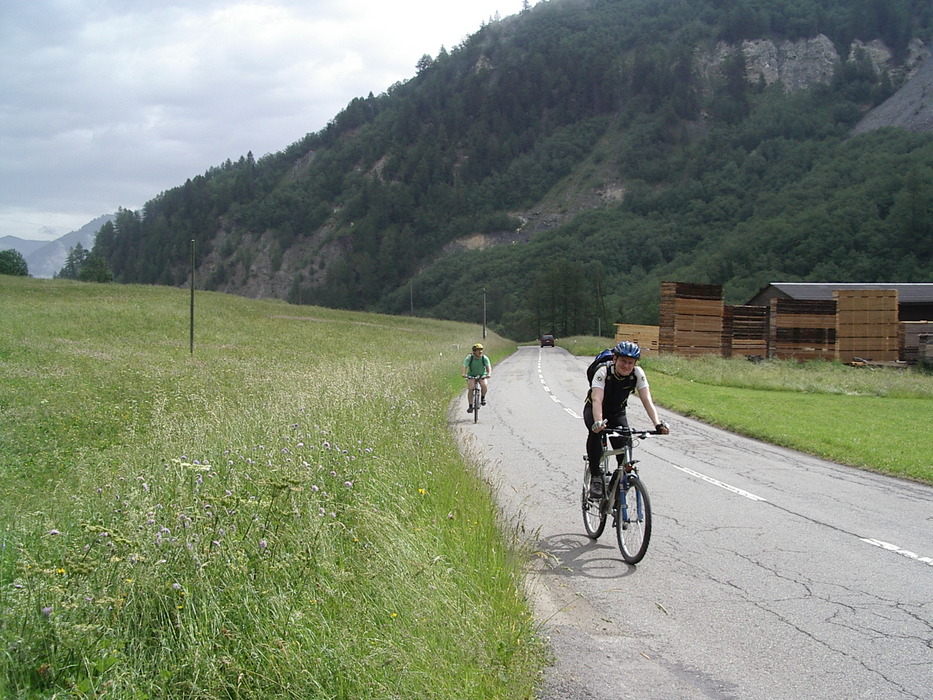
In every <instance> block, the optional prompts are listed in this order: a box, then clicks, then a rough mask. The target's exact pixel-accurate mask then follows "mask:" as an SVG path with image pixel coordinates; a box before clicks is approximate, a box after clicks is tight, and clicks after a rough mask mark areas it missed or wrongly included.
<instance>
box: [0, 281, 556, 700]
mask: <svg viewBox="0 0 933 700" xmlns="http://www.w3.org/2000/svg"><path fill="white" fill-rule="evenodd" d="M189 304H190V297H189V293H188V292H187V291H186V290H179V289H173V288H164V287H142V286H117V285H94V284H82V283H73V282H68V281H64V280H54V281H50V280H31V279H25V278H13V277H7V276H0V307H2V318H0V330H2V332H0V373H2V384H0V496H2V497H0V696H2V697H4V698H7V697H9V698H52V697H55V698H66V697H67V698H85V697H86V698H90V697H94V698H104V697H106V698H121V699H123V698H205V699H206V698H302V699H305V698H347V699H350V698H352V699H354V700H356V699H359V698H413V697H432V698H494V697H502V698H506V697H507V698H521V697H532V696H533V692H534V687H535V685H536V683H537V681H538V678H539V674H540V670H541V668H542V667H543V665H544V663H545V662H546V658H547V656H546V655H547V650H546V648H545V645H544V644H543V643H542V642H541V640H540V638H539V637H538V634H537V629H536V627H535V624H534V621H533V619H532V617H531V614H530V609H529V605H528V602H527V600H526V598H525V596H524V592H523V571H524V563H525V561H526V559H525V554H523V553H522V550H521V543H520V542H518V541H517V539H516V538H513V536H512V533H510V532H509V530H508V528H507V527H504V526H503V524H502V523H501V522H500V521H499V519H498V517H497V511H496V508H495V504H494V502H493V499H492V496H491V491H490V489H489V488H488V486H487V485H486V484H485V483H483V482H482V480H481V479H479V478H478V477H477V476H476V473H475V472H474V470H473V469H472V468H471V465H469V464H468V463H466V462H465V460H464V458H463V456H462V455H461V454H460V453H459V452H458V449H457V447H456V445H455V444H454V441H453V440H452V438H451V436H450V433H449V431H448V429H447V424H446V417H447V407H448V403H449V401H450V399H451V398H452V397H453V395H454V392H456V391H459V390H462V380H460V370H459V365H460V362H461V361H462V359H463V357H464V356H465V355H466V354H467V352H468V347H469V345H470V344H472V343H473V342H474V341H476V340H477V334H478V333H480V331H481V329H480V328H479V327H476V326H469V325H466V324H458V323H448V322H442V321H433V320H424V319H413V318H391V317H385V316H376V315H367V314H350V313H346V312H336V311H330V310H327V309H320V308H312V307H296V306H289V305H287V304H285V303H282V302H272V301H251V300H247V299H242V298H238V297H233V296H225V295H220V294H210V293H201V292H198V293H197V295H196V301H195V307H196V308H195V343H194V352H193V353H192V352H191V349H190V345H189V338H190V336H189V308H190V306H189ZM487 345H488V346H489V347H490V349H491V351H492V353H493V357H494V359H495V357H496V356H497V355H496V353H498V356H499V357H501V356H502V355H504V354H505V353H507V352H510V351H511V349H512V347H513V346H512V345H510V344H509V343H507V342H506V341H503V340H501V339H498V338H496V337H495V336H491V337H490V338H487Z"/></svg>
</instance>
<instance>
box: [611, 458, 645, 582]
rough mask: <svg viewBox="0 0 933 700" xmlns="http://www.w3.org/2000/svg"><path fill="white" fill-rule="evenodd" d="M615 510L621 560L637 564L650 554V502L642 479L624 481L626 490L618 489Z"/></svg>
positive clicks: (633, 478) (632, 478) (630, 477)
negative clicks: (646, 553) (648, 552)
mask: <svg viewBox="0 0 933 700" xmlns="http://www.w3.org/2000/svg"><path fill="white" fill-rule="evenodd" d="M616 506H617V509H618V513H617V515H616V535H617V536H618V539H619V549H620V550H621V552H622V558H623V559H625V561H627V562H628V563H629V564H637V563H638V562H640V561H641V560H642V559H643V558H644V556H645V552H647V551H648V540H649V539H651V500H650V499H649V498H648V489H646V488H645V485H644V484H643V483H642V482H641V479H639V478H638V477H637V476H635V475H633V474H630V475H629V476H628V478H627V479H625V485H624V487H623V486H620V487H619V495H618V499H617V502H616Z"/></svg>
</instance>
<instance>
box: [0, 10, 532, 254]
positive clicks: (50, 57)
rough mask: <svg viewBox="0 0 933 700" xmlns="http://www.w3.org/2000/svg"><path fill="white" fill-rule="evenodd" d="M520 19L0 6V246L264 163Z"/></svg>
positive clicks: (52, 233)
mask: <svg viewBox="0 0 933 700" xmlns="http://www.w3.org/2000/svg"><path fill="white" fill-rule="evenodd" d="M530 4H531V5H534V4H536V3H535V2H531V3H530ZM521 7H522V0H395V1H394V2H386V1H385V0H243V1H242V2H236V1H234V0H0V51H2V54H0V56H2V59H0V237H3V236H7V235H9V236H18V237H19V238H26V239H34V240H52V239H54V238H57V237H59V236H62V235H64V234H66V233H69V232H70V231H73V230H76V229H78V228H80V227H81V226H83V225H84V224H86V223H88V222H89V221H91V220H92V219H94V218H96V217H97V216H100V215H101V214H108V213H112V212H114V211H116V209H117V207H121V206H122V207H124V208H125V209H140V208H141V207H142V206H143V204H145V203H146V202H147V201H148V200H149V199H152V198H153V197H155V196H156V195H158V194H159V193H160V192H162V191H164V190H167V189H170V188H172V187H175V186H177V185H182V184H184V182H185V180H186V179H188V178H189V177H194V176H196V175H200V174H203V173H204V172H205V171H206V170H207V169H208V168H210V167H212V166H215V165H220V164H221V163H223V162H224V161H225V160H226V159H228V158H230V159H231V160H237V159H238V158H239V157H240V156H242V155H246V153H247V152H248V151H252V152H253V155H254V156H255V157H256V158H259V157H261V156H262V155H264V154H266V153H274V152H276V151H280V150H282V149H284V148H285V147H287V146H288V145H290V144H292V143H294V142H295V141H298V140H299V139H300V138H302V137H303V136H304V135H305V134H307V133H310V132H315V131H318V130H320V129H321V128H323V127H324V126H326V125H327V122H328V121H330V120H331V119H332V118H333V117H334V116H336V114H337V113H338V112H339V111H340V110H341V109H343V108H344V107H345V106H346V105H347V103H348V102H349V101H350V100H351V99H353V98H354V97H365V96H366V95H368V94H369V93H370V92H372V93H373V94H375V95H378V94H380V93H382V92H384V91H385V90H386V89H387V88H388V87H390V86H391V85H393V84H394V83H396V82H399V81H405V80H408V79H409V78H411V77H412V76H413V75H414V74H415V64H416V63H417V61H418V59H419V58H421V56H423V55H424V54H426V53H427V54H430V55H431V56H436V55H437V53H438V50H439V49H440V47H441V46H442V45H443V46H444V47H445V48H447V49H448V50H450V49H452V48H453V47H455V46H457V45H458V44H460V43H461V42H462V41H463V39H465V38H466V37H467V36H469V35H470V34H473V33H475V32H476V31H478V30H479V28H480V27H481V26H482V24H483V23H486V22H488V21H489V20H490V19H491V18H493V17H494V16H495V14H496V13H497V12H498V13H499V15H500V16H501V17H503V18H504V17H506V16H509V15H513V14H516V13H518V12H519V11H520V10H521Z"/></svg>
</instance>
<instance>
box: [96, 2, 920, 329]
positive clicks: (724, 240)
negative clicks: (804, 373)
mask: <svg viewBox="0 0 933 700" xmlns="http://www.w3.org/2000/svg"><path fill="white" fill-rule="evenodd" d="M743 7H744V6H743ZM866 7H867V6H866V5H865V4H864V3H861V2H860V1H859V0H813V1H812V2H810V3H799V2H791V1H790V0H778V1H775V2H773V3H769V6H768V8H767V9H761V10H759V11H757V13H753V15H747V14H746V13H745V12H744V9H742V8H737V9H736V8H733V10H732V11H729V10H723V9H722V7H721V3H717V2H714V1H713V0H697V1H696V2H692V3H682V2H679V1H678V0H658V1H657V2H652V3H649V4H645V3H644V2H641V0H553V1H552V2H548V3H539V4H538V5H536V6H534V7H533V8H529V9H527V10H525V11H523V12H522V13H520V14H519V15H516V16H513V17H508V18H505V19H504V20H501V21H497V22H493V23H490V24H488V25H486V26H484V27H483V28H481V29H480V30H479V31H478V32H477V33H476V34H474V35H473V36H471V37H469V38H467V39H466V40H465V41H464V42H463V43H462V44H461V45H459V46H457V47H454V48H453V49H451V50H450V51H447V50H442V51H441V52H440V54H439V55H438V56H437V57H434V58H432V57H425V58H424V59H422V61H421V62H419V67H418V73H417V74H416V75H415V76H414V77H413V78H412V79H411V80H410V81H408V82H405V83H402V84H398V85H395V86H393V87H392V88H391V89H390V90H389V91H388V92H387V93H385V94H383V95H379V96H373V95H369V96H368V97H366V98H359V99H355V100H353V101H352V102H351V103H350V104H349V105H348V106H347V108H346V109H345V110H343V111H342V112H341V113H340V114H338V115H337V116H336V117H335V118H334V120H333V121H332V122H331V124H329V125H328V127H327V128H326V129H324V130H323V131H321V132H319V133H316V134H309V135H308V136H307V137H306V138H304V139H302V140H301V141H300V142H298V143H295V144H292V145H291V146H289V147H288V148H287V149H285V150H283V151H282V152H280V153H276V154H271V155H268V156H264V157H262V158H260V159H258V160H256V159H254V158H253V156H252V154H248V155H247V156H245V157H243V158H241V159H240V160H239V161H237V162H235V163H234V162H229V161H228V162H227V163H225V164H223V165H222V166H220V167H218V168H213V169H211V170H210V171H208V172H207V173H205V174H204V175H203V176H198V177H195V178H192V179H191V180H189V181H188V182H186V183H185V184H184V185H183V186H181V187H178V188H175V189H173V190H170V191H168V192H164V193H162V194H161V195H160V196H159V197H157V198H155V199H154V200H152V201H150V202H148V203H147V204H146V207H145V208H144V210H143V212H142V213H140V212H122V213H121V214H120V215H118V217H117V219H116V221H115V222H114V226H113V227H112V228H109V229H107V230H106V231H103V235H102V236H99V237H98V248H97V249H96V250H95V252H97V253H98V254H99V255H102V256H104V257H105V258H106V259H108V260H109V261H110V264H111V266H112V268H113V271H114V273H115V274H116V277H117V279H118V280H120V281H124V282H145V283H159V284H173V285H181V284H187V283H188V251H189V241H190V240H191V239H195V240H196V242H197V250H198V269H197V273H196V283H197V284H198V285H199V286H203V287H205V288H208V289H214V290H218V291H225V292H230V293H236V294H243V295H246V296H251V297H280V298H285V299H288V300H289V301H292V302H296V303H316V304H321V305H325V306H333V307H340V308H352V309H372V310H379V311H386V312H390V313H411V312H414V313H415V314H421V315H433V316H440V317H448V318H454V319H458V320H468V321H476V322H478V321H480V320H482V319H483V318H486V319H488V321H489V323H490V325H491V326H493V327H495V328H497V330H500V331H501V332H502V333H504V334H506V335H508V336H510V337H515V338H528V337H533V336H535V335H537V334H538V333H540V332H542V331H544V330H553V331H556V332H558V333H561V334H565V333H573V332H594V331H595V330H597V329H599V328H602V329H608V328H611V323H612V322H613V321H629V322H652V321H654V320H656V318H657V296H658V294H657V284H658V281H659V280H661V279H665V278H667V279H686V280H691V281H696V282H714V283H719V284H723V285H724V286H725V288H726V290H727V294H728V295H729V297H730V299H729V300H730V301H733V302H741V301H744V299H743V297H745V298H747V297H748V296H749V295H750V294H751V293H753V292H754V291H757V289H758V288H760V287H761V286H763V285H764V284H766V283H767V282H769V281H771V280H772V279H776V278H781V279H784V280H795V279H828V278H835V279H837V280H838V281H849V280H854V279H863V281H883V280H884V279H889V280H891V281H899V280H902V281H925V279H926V277H928V276H929V275H930V272H929V270H930V268H931V265H930V261H931V251H930V250H929V245H927V244H926V243H925V242H924V241H925V240H928V239H929V238H930V236H929V235H926V232H928V231H929V230H930V226H931V222H933V195H931V194H930V193H931V192H933V140H931V139H933V137H931V136H930V135H929V133H925V134H911V133H909V132H906V131H903V132H899V134H898V135H895V136H890V135H885V134H882V133H880V132H878V131H877V130H874V131H872V132H870V133H864V134H861V135H859V136H858V138H856V139H852V140H849V139H848V137H849V133H850V131H851V129H852V128H853V127H854V126H855V125H856V124H857V123H858V122H859V121H860V120H861V119H862V118H863V117H864V116H865V114H866V113H868V111H869V110H870V109H871V108H872V107H874V106H876V105H879V104H881V103H882V102H884V100H885V99H887V98H888V97H890V96H891V95H892V94H893V93H894V92H895V91H896V90H897V88H898V87H900V86H901V84H902V83H903V82H904V81H906V80H908V79H909V78H910V77H911V75H912V74H913V73H915V72H916V71H917V69H918V66H920V65H923V63H922V61H923V58H924V57H925V56H926V55H927V54H928V49H927V44H928V42H929V40H930V32H931V24H933V19H931V16H930V12H929V8H928V5H927V4H926V3H922V2H915V1H914V0H898V2H896V3H891V4H884V5H877V4H872V5H871V7H872V8H874V9H873V12H874V14H871V13H868V14H866V9H865V8H866ZM745 9H747V8H745ZM740 10H741V11H740ZM912 83H913V81H911V82H908V83H907V85H908V86H909V85H911V84H912ZM905 87H906V86H905ZM924 236H926V238H925V237H924ZM918 241H919V244H918ZM902 253H903V254H902ZM895 254H896V257H895ZM866 256H868V257H866ZM879 256H880V259H879ZM482 289H486V290H487V293H485V294H483V293H482V292H481V290H482ZM481 295H482V301H484V302H487V303H484V304H481V303H480V299H481ZM484 314H485V316H484Z"/></svg>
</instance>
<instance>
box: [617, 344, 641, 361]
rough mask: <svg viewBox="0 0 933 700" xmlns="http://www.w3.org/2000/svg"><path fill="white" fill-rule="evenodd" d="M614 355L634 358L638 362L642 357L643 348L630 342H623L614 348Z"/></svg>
mask: <svg viewBox="0 0 933 700" xmlns="http://www.w3.org/2000/svg"><path fill="white" fill-rule="evenodd" d="M612 354H613V355H621V356H622V357H634V358H635V359H636V360H637V359H638V358H639V357H641V348H640V347H638V345H636V344H635V343H633V342H632V341H630V340H623V341H622V342H621V343H619V344H618V345H616V346H615V347H614V348H612Z"/></svg>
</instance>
